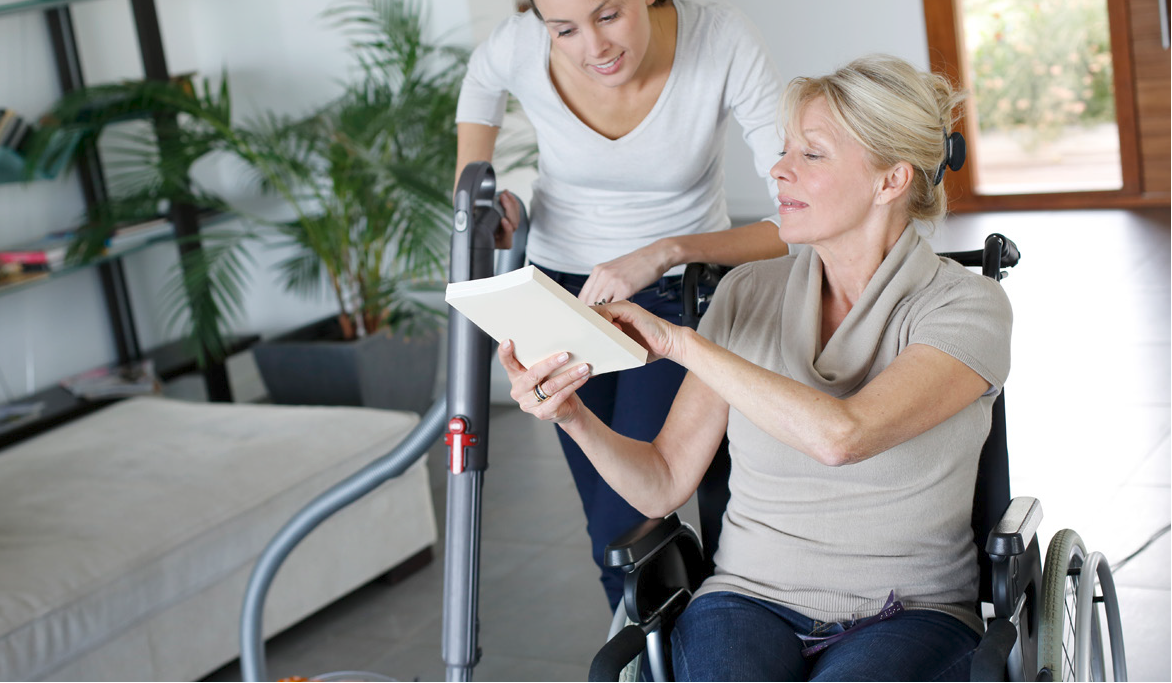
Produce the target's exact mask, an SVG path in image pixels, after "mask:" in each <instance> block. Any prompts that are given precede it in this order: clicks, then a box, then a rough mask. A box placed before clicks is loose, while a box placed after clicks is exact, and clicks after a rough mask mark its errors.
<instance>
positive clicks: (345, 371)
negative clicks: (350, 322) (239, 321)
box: [253, 317, 440, 413]
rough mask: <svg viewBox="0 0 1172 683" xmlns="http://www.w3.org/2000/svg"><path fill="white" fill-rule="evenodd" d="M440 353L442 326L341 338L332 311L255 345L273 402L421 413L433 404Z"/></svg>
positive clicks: (255, 351)
mask: <svg viewBox="0 0 1172 683" xmlns="http://www.w3.org/2000/svg"><path fill="white" fill-rule="evenodd" d="M439 353H440V344H439V334H438V333H437V332H429V333H424V334H419V335H415V336H414V337H411V338H406V337H404V336H403V335H394V336H392V335H390V334H388V333H387V332H386V331H385V330H384V331H381V332H378V333H375V334H372V335H369V336H367V337H364V338H362V339H359V340H356V341H341V334H340V331H339V328H338V322H337V320H336V319H335V318H332V317H331V318H329V319H326V320H323V321H320V322H317V323H313V324H311V325H307V326H305V327H302V328H299V329H297V330H294V331H293V332H290V333H288V334H285V335H282V336H281V337H277V338H275V339H273V340H271V341H266V342H262V343H260V344H258V345H256V346H254V347H253V356H254V357H255V358H256V365H257V368H258V369H259V370H260V375H261V379H263V380H264V383H265V388H266V389H267V390H268V394H269V400H271V401H272V402H273V403H279V404H286V405H330V406H366V407H368V408H385V409H390V410H411V411H414V412H417V413H423V412H424V411H426V410H427V408H428V407H430V406H431V402H432V392H433V390H434V388H435V373H436V369H437V367H438V364H439Z"/></svg>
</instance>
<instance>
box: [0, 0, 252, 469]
mask: <svg viewBox="0 0 1172 683" xmlns="http://www.w3.org/2000/svg"><path fill="white" fill-rule="evenodd" d="M84 1H85V0H23V1H21V2H16V3H9V4H4V5H0V17H3V16H4V15H7V14H13V13H16V12H28V11H38V10H39V11H43V13H44V17H45V22H46V27H47V30H48V33H49V37H50V40H51V42H52V48H53V55H54V59H55V62H56V66H57V74H58V81H59V83H60V86H61V90H62V92H70V91H72V90H76V89H79V88H82V87H84V86H85V79H84V77H83V73H82V63H81V57H80V55H79V54H78V48H77V40H76V37H75V35H74V30H73V16H72V13H71V12H70V6H71V5H72V4H74V3H78V2H84ZM128 2H129V3H130V6H131V10H132V14H133V17H134V25H135V31H136V34H137V37H138V44H139V54H140V56H141V59H142V65H143V72H144V75H145V77H146V78H147V79H152V80H163V81H165V80H168V79H169V78H170V75H169V73H168V71H167V60H166V55H165V54H164V51H163V39H162V34H161V33H160V31H159V20H158V14H157V12H156V9H155V3H154V0H128ZM155 125H156V127H167V126H173V125H175V121H174V119H173V118H172V119H170V120H168V119H167V118H165V117H159V118H156V119H155ZM76 167H77V173H78V180H79V182H80V184H81V188H82V192H83V195H84V198H85V203H86V207H87V208H92V207H94V206H96V205H97V204H99V203H101V202H103V201H104V200H105V199H106V198H107V188H106V179H105V175H104V174H103V172H102V164H101V159H100V158H99V155H98V150H97V148H96V147H95V146H94V145H93V144H92V143H91V144H88V145H86V146H84V147H83V148H82V149H81V150H79V157H78V161H77V164H76ZM169 218H170V221H171V223H172V225H173V227H174V237H176V238H182V239H180V241H178V242H177V244H178V245H179V246H178V248H179V250H180V253H181V254H185V253H187V252H189V251H192V250H198V249H200V244H199V241H198V239H197V238H198V235H199V230H200V215H199V212H198V211H197V210H196V208H195V207H193V206H185V205H176V206H173V207H172V208H171V214H170V216H169ZM121 256H122V254H116V255H113V256H111V257H109V258H104V259H101V260H99V261H98V262H96V263H95V264H93V265H92V266H90V267H93V268H96V269H97V271H98V274H99V279H100V281H101V286H102V293H103V297H104V299H105V302H106V309H107V313H108V316H109V320H110V330H111V335H112V337H113V341H114V346H115V349H116V352H117V362H116V365H124V364H127V363H130V362H133V361H136V360H140V359H143V358H155V359H156V369H157V371H158V372H159V374H160V377H161V378H163V379H170V378H173V377H175V376H178V375H179V374H183V373H186V372H191V371H194V370H196V369H197V368H196V367H195V364H194V361H193V360H191V356H190V354H184V353H182V351H181V348H182V344H181V343H178V342H176V343H174V344H170V345H167V346H165V347H163V348H161V349H156V350H154V351H150V352H145V351H144V350H143V349H142V348H141V346H140V343H139V337H138V331H137V329H136V327H135V321H134V314H133V309H132V307H131V302H130V297H129V291H128V289H127V285H126V276H125V273H124V270H123V264H122V259H121ZM32 284H33V283H31V282H30V283H27V284H24V285H18V286H20V287H24V286H31V285H32ZM225 341H226V343H225V346H226V348H227V349H228V350H229V352H230V353H231V352H236V351H239V350H243V349H244V348H247V347H248V346H249V345H251V344H252V343H254V342H255V341H256V337H255V336H247V337H239V338H233V339H229V340H225ZM202 373H203V378H204V384H205V387H206V389H207V395H208V399H209V400H212V401H223V402H230V401H231V400H232V391H231V387H230V385H229V383H228V373H227V369H226V368H225V367H224V365H223V364H222V363H216V364H212V365H210V366H208V367H205V368H204V369H203V370H202ZM30 401H31V402H36V401H44V402H45V409H44V410H43V411H42V413H41V415H40V417H39V418H37V419H36V420H31V421H29V422H28V423H27V424H17V425H15V426H9V427H3V426H0V447H3V446H5V445H8V444H9V443H13V442H15V441H16V440H19V439H23V438H25V437H27V436H31V435H32V434H34V433H36V432H39V431H43V430H44V429H48V428H49V427H52V426H55V425H57V424H60V423H61V422H64V421H66V420H68V419H72V418H74V417H76V416H78V415H81V414H84V413H86V412H90V411H92V410H94V409H95V408H97V407H100V406H101V405H105V402H92V401H81V400H79V399H76V398H73V397H72V395H70V394H68V392H65V390H63V389H59V388H53V389H48V390H45V391H42V392H39V393H38V394H36V395H33V396H28V397H24V398H22V399H20V402H21V403H25V402H30Z"/></svg>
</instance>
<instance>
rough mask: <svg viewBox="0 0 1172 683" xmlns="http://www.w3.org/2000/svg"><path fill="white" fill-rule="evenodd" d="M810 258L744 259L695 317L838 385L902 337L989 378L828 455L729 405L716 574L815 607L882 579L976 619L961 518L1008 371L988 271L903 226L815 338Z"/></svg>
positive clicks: (863, 605) (762, 594)
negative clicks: (880, 445)
mask: <svg viewBox="0 0 1172 683" xmlns="http://www.w3.org/2000/svg"><path fill="white" fill-rule="evenodd" d="M821 287H822V262H821V260H820V259H819V258H818V255H817V253H816V252H815V251H814V250H813V249H809V248H804V249H800V250H799V251H798V253H797V254H796V255H790V256H786V257H784V258H780V259H774V260H771V261H761V262H756V263H750V264H746V265H744V266H741V267H739V268H737V269H735V270H734V271H732V272H731V273H730V274H729V275H728V276H727V277H726V278H725V279H724V281H722V282H721V284H720V287H719V288H718V290H717V293H716V297H715V299H714V301H713V303H712V306H711V308H710V309H709V311H708V313H707V314H706V315H705V316H704V318H703V320H702V322H701V325H700V332H701V333H702V334H703V335H704V336H705V337H707V338H709V339H711V340H712V341H714V342H716V343H717V344H719V345H721V346H723V347H725V348H727V349H729V350H731V351H733V352H734V353H736V354H738V355H740V356H742V357H744V358H746V359H748V360H750V361H752V362H753V363H756V364H757V365H760V366H761V367H764V368H767V369H769V370H771V371H773V372H777V373H780V374H782V375H785V376H787V377H791V378H793V379H795V380H797V381H800V382H802V383H803V384H807V385H809V386H812V387H814V388H816V389H819V390H821V391H823V392H826V393H827V394H829V395H831V396H835V397H847V396H850V395H852V394H853V393H855V392H857V391H858V390H859V389H860V388H861V387H862V386H863V385H865V384H866V383H867V382H868V381H870V380H871V379H872V378H873V377H875V376H876V375H878V374H879V372H881V371H882V370H883V369H884V368H886V367H887V366H888V365H889V364H890V363H891V361H892V360H894V358H895V357H896V356H897V355H898V354H899V353H900V352H901V351H903V349H905V348H906V347H907V346H908V345H910V344H927V345H929V346H933V347H935V348H937V349H940V350H941V351H944V352H945V353H947V354H949V355H951V356H953V357H955V358H957V359H958V360H960V361H961V362H963V363H965V364H966V365H968V366H969V367H971V368H972V369H973V370H975V371H976V372H977V373H979V374H980V375H981V376H982V377H984V378H985V379H986V380H988V382H989V384H990V385H991V387H992V388H991V389H990V391H989V392H988V393H987V394H986V395H985V396H983V397H982V398H980V399H979V400H978V401H976V402H974V403H972V404H971V405H969V406H967V407H966V408H964V409H963V410H961V411H960V412H959V413H958V414H956V415H955V416H953V417H952V418H950V419H949V420H947V421H946V422H944V423H942V424H940V425H938V426H936V427H935V428H933V429H931V430H929V431H927V432H925V433H924V434H921V435H919V436H917V437H915V438H913V439H911V440H909V441H907V442H905V443H903V444H901V445H899V446H897V447H895V448H892V449H890V450H888V451H885V452H883V453H880V454H879V455H876V456H875V457H872V458H870V459H868V460H865V461H863V462H860V463H857V464H854V465H848V466H844V467H837V468H833V467H827V466H825V465H822V464H820V463H818V462H817V461H815V460H814V459H812V458H810V457H809V456H807V455H805V454H803V453H801V452H799V451H797V450H796V449H793V448H791V447H789V446H787V445H785V444H783V443H781V442H779V441H777V440H776V439H774V438H772V437H770V436H769V435H767V434H766V433H765V432H763V431H762V430H760V429H759V428H757V426H755V425H754V424H752V423H751V422H749V420H748V419H747V418H745V417H744V416H743V415H741V414H740V413H739V412H737V411H736V410H735V409H733V410H731V411H730V414H729V424H728V436H729V441H730V452H731V455H732V474H731V475H730V478H729V488H730V490H731V494H732V495H731V500H730V501H729V505H728V509H727V511H726V512H725V515H724V522H723V528H722V531H721V537H720V547H719V549H718V551H717V554H716V564H717V570H716V573H715V575H713V576H712V577H710V578H709V579H708V580H707V581H705V582H704V585H703V586H702V587H701V588H700V590H699V592H698V593H697V595H702V594H704V593H708V592H713V591H734V592H737V593H742V594H747V595H750V596H754V597H757V598H762V599H765V600H770V601H773V602H777V603H780V604H783V605H785V606H787V607H790V608H791V609H794V610H796V611H798V612H800V613H802V614H805V615H806V616H808V617H811V618H813V619H818V620H821V621H842V620H848V619H855V618H861V617H865V616H870V615H872V614H875V613H876V612H878V611H879V609H880V608H882V606H883V603H884V601H885V600H886V598H887V596H888V594H889V593H890V592H891V591H893V590H894V591H895V596H896V598H897V599H899V600H902V601H903V603H904V606H905V607H906V608H908V609H914V608H926V609H936V610H940V611H944V612H947V613H950V614H953V615H955V616H957V617H958V618H960V619H961V620H963V621H964V622H965V623H967V624H969V625H970V626H972V627H973V628H974V629H976V630H977V631H980V630H982V628H983V627H982V624H981V620H980V619H979V618H978V617H977V615H976V613H975V611H974V609H973V605H974V603H975V601H976V599H977V577H978V570H977V560H976V552H975V547H974V545H973V534H972V529H971V526H970V517H971V512H972V499H973V486H974V482H975V480H976V470H977V462H978V459H979V456H980V450H981V445H982V444H983V443H984V440H985V436H986V435H987V434H988V431H989V423H990V419H991V418H990V415H991V409H992V405H993V400H994V399H995V397H996V395H997V393H998V392H999V391H1000V389H1001V386H1002V385H1003V383H1004V382H1005V378H1006V376H1007V375H1008V374H1009V335H1010V327H1011V324H1012V312H1011V310H1010V306H1009V301H1008V299H1007V298H1006V296H1005V294H1004V292H1003V291H1002V289H1001V287H1000V285H998V284H997V283H995V282H994V281H993V280H991V279H989V278H986V277H984V276H981V275H979V274H977V273H973V272H971V271H969V270H967V269H965V268H963V267H961V266H960V265H958V264H957V263H955V262H953V261H950V260H948V259H944V258H941V257H939V256H937V255H936V254H934V253H933V252H932V249H931V247H930V246H929V245H928V243H927V242H926V241H925V240H923V239H922V238H921V237H920V236H919V235H918V234H917V232H916V230H915V229H914V227H909V228H907V229H906V230H905V231H904V233H903V235H902V236H901V237H900V239H899V241H898V242H897V243H896V245H895V247H894V248H893V249H892V251H891V253H890V254H888V256H887V258H886V259H885V260H884V261H883V263H882V264H881V265H880V267H879V270H878V271H877V272H876V273H875V275H874V276H873V277H872V278H871V281H870V283H869V284H868V285H867V287H866V289H865V290H864V292H863V295H862V297H861V298H860V299H859V301H858V303H857V304H856V305H855V306H854V308H853V309H852V310H851V312H850V314H849V315H847V317H846V319H845V320H844V321H843V323H842V325H841V326H840V327H839V328H838V330H837V331H836V332H835V333H834V335H833V336H832V337H831V338H830V340H829V342H828V343H827V344H826V346H825V348H824V349H820V344H819V334H820V330H821V325H820V320H821Z"/></svg>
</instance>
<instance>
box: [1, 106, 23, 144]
mask: <svg viewBox="0 0 1172 683" xmlns="http://www.w3.org/2000/svg"><path fill="white" fill-rule="evenodd" d="M20 120H21V118H20V115H18V114H17V113H16V110H15V109H0V144H2V143H3V142H4V139H5V138H7V137H8V135H9V133H10V132H11V130H12V128H13V127H14V126H15V125H16V123H17V121H20Z"/></svg>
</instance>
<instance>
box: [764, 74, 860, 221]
mask: <svg viewBox="0 0 1172 683" xmlns="http://www.w3.org/2000/svg"><path fill="white" fill-rule="evenodd" d="M770 175H771V176H772V177H773V178H774V180H776V181H777V199H778V201H779V202H780V203H781V206H780V207H778V213H779V214H780V215H781V229H780V234H781V237H782V239H783V240H785V241H786V242H788V243H790V244H816V243H818V242H822V241H825V240H828V239H833V238H834V237H837V236H840V235H841V234H843V233H844V232H845V231H848V230H850V229H851V228H853V227H856V226H858V225H860V224H861V223H862V222H863V220H864V218H865V216H866V215H867V213H868V212H869V211H870V210H871V208H872V207H873V206H874V205H875V197H876V191H877V190H878V189H879V187H880V185H881V183H882V172H881V171H879V170H878V169H876V168H875V167H874V165H873V164H872V162H871V159H870V156H869V155H868V153H867V150H866V148H865V147H863V146H862V145H861V144H860V143H859V142H858V141H857V140H855V139H854V138H853V137H852V136H851V135H850V133H848V132H847V130H846V129H845V128H843V127H842V125H840V124H839V123H838V121H837V120H836V119H835V118H834V115H833V113H831V111H830V107H829V105H827V103H826V99H825V98H822V97H818V98H816V99H813V100H810V101H809V102H807V103H806V104H805V105H803V106H802V107H801V108H800V109H799V110H798V115H797V117H796V120H795V121H790V122H789V123H787V124H786V129H785V147H784V150H783V151H782V153H781V159H779V160H778V161H777V163H776V164H774V165H773V168H772V169H771V170H770Z"/></svg>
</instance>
